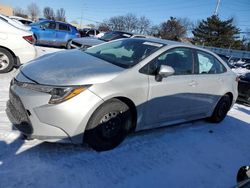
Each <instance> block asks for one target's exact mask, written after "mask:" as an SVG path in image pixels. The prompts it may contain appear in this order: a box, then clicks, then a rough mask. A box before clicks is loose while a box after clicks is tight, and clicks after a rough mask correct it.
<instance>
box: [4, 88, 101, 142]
mask: <svg viewBox="0 0 250 188" xmlns="http://www.w3.org/2000/svg"><path fill="white" fill-rule="evenodd" d="M9 95H10V97H9V98H10V99H9V101H8V102H7V109H6V113H7V115H8V117H9V119H10V121H11V122H12V124H13V125H14V126H15V127H16V128H17V129H18V130H19V131H20V132H22V133H23V134H24V135H27V136H28V137H30V138H36V139H39V140H44V141H49V142H63V143H65V142H66V143H68V142H70V143H82V141H83V133H84V131H85V128H86V125H87V122H88V119H89V117H90V116H91V115H92V113H93V112H94V110H95V109H96V108H97V106H99V105H100V104H101V103H102V100H101V99H100V98H99V97H98V96H96V95H95V94H93V93H92V92H91V91H89V90H86V91H84V92H83V93H81V94H79V95H78V96H75V97H74V98H72V99H70V100H68V101H65V102H63V103H61V104H57V105H52V104H48V101H49V99H50V95H49V94H46V93H41V92H36V91H33V90H30V89H26V88H22V87H20V86H17V85H12V86H11V87H10V92H9Z"/></svg>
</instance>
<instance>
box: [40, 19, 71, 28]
mask: <svg viewBox="0 0 250 188" xmlns="http://www.w3.org/2000/svg"><path fill="white" fill-rule="evenodd" d="M39 22H40V23H42V22H56V23H61V24H66V25H70V26H72V25H71V24H69V23H67V22H62V21H55V20H46V19H44V20H40V21H39ZM72 27H74V26H72Z"/></svg>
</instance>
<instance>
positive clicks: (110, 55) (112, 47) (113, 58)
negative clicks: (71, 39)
mask: <svg viewBox="0 0 250 188" xmlns="http://www.w3.org/2000/svg"><path fill="white" fill-rule="evenodd" d="M162 46H163V44H161V43H155V42H149V41H146V40H140V39H124V40H117V41H114V42H109V43H105V44H102V45H98V46H95V47H92V48H88V49H87V50H85V51H84V52H86V53H87V54H90V55H93V56H95V57H97V58H100V59H103V60H105V61H107V62H109V63H112V64H115V65H117V66H120V67H123V68H129V67H132V66H134V65H136V64H137V63H139V62H140V61H141V60H143V59H145V58H146V57H148V56H149V55H151V54H152V53H154V52H155V51H157V50H158V49H159V48H161V47H162Z"/></svg>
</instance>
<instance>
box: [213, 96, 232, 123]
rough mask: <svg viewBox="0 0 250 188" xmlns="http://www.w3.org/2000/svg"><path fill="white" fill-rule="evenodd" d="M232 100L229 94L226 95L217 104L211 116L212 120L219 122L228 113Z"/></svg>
mask: <svg viewBox="0 0 250 188" xmlns="http://www.w3.org/2000/svg"><path fill="white" fill-rule="evenodd" d="M230 106H231V100H230V97H229V96H228V95H224V96H223V97H222V98H221V99H220V100H219V102H218V104H217V105H216V107H215V109H214V112H213V115H212V116H211V117H210V118H209V120H210V121H211V122H214V123H219V122H221V121H222V120H223V119H224V118H225V117H226V115H227V112H228V111H229V110H230Z"/></svg>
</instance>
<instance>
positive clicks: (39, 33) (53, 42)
mask: <svg viewBox="0 0 250 188" xmlns="http://www.w3.org/2000/svg"><path fill="white" fill-rule="evenodd" d="M30 26H31V30H32V31H33V33H34V37H35V39H36V44H38V45H47V46H57V47H66V48H70V43H71V40H72V39H74V38H78V37H80V34H79V33H78V31H77V29H76V27H74V26H72V25H70V24H68V23H65V22H58V21H52V20H43V21H40V22H36V23H32V24H30Z"/></svg>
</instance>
